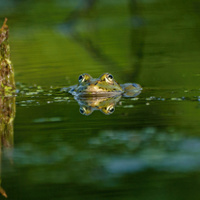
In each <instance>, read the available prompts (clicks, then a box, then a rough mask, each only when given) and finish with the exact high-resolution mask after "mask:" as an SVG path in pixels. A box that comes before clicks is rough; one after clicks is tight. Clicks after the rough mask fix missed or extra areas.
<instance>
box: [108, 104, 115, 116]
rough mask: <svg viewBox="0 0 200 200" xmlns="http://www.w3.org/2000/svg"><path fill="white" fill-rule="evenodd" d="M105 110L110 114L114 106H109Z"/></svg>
mask: <svg viewBox="0 0 200 200" xmlns="http://www.w3.org/2000/svg"><path fill="white" fill-rule="evenodd" d="M107 111H108V113H109V114H111V113H113V112H114V111H115V107H114V106H109V107H108V108H107Z"/></svg>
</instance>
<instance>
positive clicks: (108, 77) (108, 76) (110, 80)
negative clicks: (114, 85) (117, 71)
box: [106, 74, 113, 82]
mask: <svg viewBox="0 0 200 200" xmlns="http://www.w3.org/2000/svg"><path fill="white" fill-rule="evenodd" d="M106 80H107V81H108V82H112V81H113V75H112V74H108V75H107V76H106Z"/></svg>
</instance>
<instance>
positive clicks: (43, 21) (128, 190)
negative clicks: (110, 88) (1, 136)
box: [0, 0, 200, 200]
mask: <svg viewBox="0 0 200 200" xmlns="http://www.w3.org/2000/svg"><path fill="white" fill-rule="evenodd" d="M4 17H7V18H8V25H9V27H10V45H11V53H12V54H11V57H12V62H13V64H14V68H15V78H16V81H17V82H18V85H17V87H18V92H19V93H18V95H17V97H16V99H15V100H13V101H15V103H16V116H15V119H14V122H13V123H14V124H13V125H14V136H13V137H12V138H11V140H12V139H13V140H14V146H13V148H3V151H2V158H1V186H2V188H4V190H5V191H6V193H7V195H8V199H17V200H18V199H30V200H31V199H127V200H128V199H138V200H143V199H144V200H146V199H154V200H155V199H156V200H157V199H158V200H160V199H162V200H165V199H170V200H171V199H174V200H175V199H176V200H177V199H180V200H184V199H194V200H195V199H199V198H200V194H199V186H200V156H199V155H200V132H199V129H200V85H199V83H200V68H199V64H200V57H199V55H200V38H199V35H200V28H199V27H200V26H199V25H200V3H199V1H197V0H192V1H185V0H182V1H180V0H176V1H172V0H164V1H156V0H151V1H150V0H149V1H148V0H142V1H135V0H132V1H131V0H130V1H128V0H127V1H126V0H124V1H123V0H115V1H114V0H112V1H105V0H102V1H97V0H82V1H78V0H77V1H71V0H70V1H62V0H58V1H53V0H51V1H48V3H47V2H46V1H23V0H21V1H17V0H13V1H4V0H3V1H1V2H0V19H1V21H2V23H3V19H4ZM85 72H87V73H90V74H91V75H92V76H94V77H98V76H99V75H101V74H102V73H104V72H110V73H112V74H113V75H114V77H115V79H116V80H117V81H118V82H120V83H125V82H137V83H140V84H141V85H142V86H143V88H144V89H143V91H142V93H141V94H140V95H139V96H137V97H136V98H121V99H120V102H118V104H117V105H116V107H115V112H114V113H113V114H111V115H104V114H103V113H102V112H100V111H94V112H93V113H92V114H91V115H89V116H84V115H81V114H80V113H79V105H78V104H77V102H76V101H75V100H74V98H73V97H72V96H70V94H66V93H60V92H59V89H56V88H62V87H64V86H70V85H73V84H76V83H77V81H78V80H77V79H78V76H79V74H81V73H85ZM2 198H3V197H2Z"/></svg>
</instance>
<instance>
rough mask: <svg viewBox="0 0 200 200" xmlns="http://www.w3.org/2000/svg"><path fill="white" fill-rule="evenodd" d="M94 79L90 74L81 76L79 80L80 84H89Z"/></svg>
mask: <svg viewBox="0 0 200 200" xmlns="http://www.w3.org/2000/svg"><path fill="white" fill-rule="evenodd" d="M91 78H92V77H91V76H90V75H89V74H86V73H85V74H81V75H80V76H79V78H78V81H79V83H83V82H89V80H90V79H91Z"/></svg>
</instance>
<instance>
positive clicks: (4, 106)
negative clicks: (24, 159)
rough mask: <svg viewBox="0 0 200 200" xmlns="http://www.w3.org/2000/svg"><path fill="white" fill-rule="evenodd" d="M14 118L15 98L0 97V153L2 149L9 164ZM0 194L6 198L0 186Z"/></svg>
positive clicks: (0, 161)
mask: <svg viewBox="0 0 200 200" xmlns="http://www.w3.org/2000/svg"><path fill="white" fill-rule="evenodd" d="M14 118H15V97H0V137H1V140H0V142H1V145H0V151H2V148H3V150H4V152H5V154H6V156H7V158H8V159H9V160H10V163H12V148H13V139H14V132H13V129H14V127H13V126H14V125H13V123H14ZM1 155H2V153H1V152H0V156H1ZM1 163H2V159H1V157H0V165H1ZM0 173H1V172H0ZM0 176H1V174H0ZM0 183H2V181H1V178H0ZM0 193H1V194H2V195H3V196H5V197H7V194H6V192H5V191H4V189H3V188H2V187H1V186H0Z"/></svg>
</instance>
